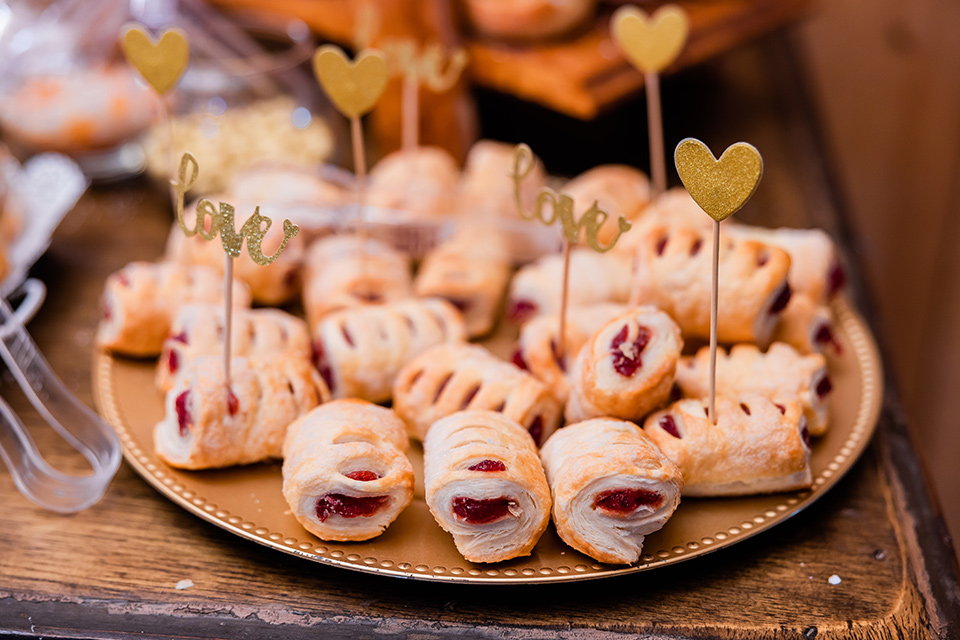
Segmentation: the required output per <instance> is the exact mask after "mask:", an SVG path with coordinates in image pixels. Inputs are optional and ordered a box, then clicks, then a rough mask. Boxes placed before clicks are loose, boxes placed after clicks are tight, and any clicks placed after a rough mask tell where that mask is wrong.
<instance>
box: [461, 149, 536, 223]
mask: <svg viewBox="0 0 960 640" xmlns="http://www.w3.org/2000/svg"><path fill="white" fill-rule="evenodd" d="M515 150H516V146H515V145H512V144H505V143H503V142H494V141H493V140H480V141H478V142H476V143H474V145H473V146H472V147H470V151H469V152H468V153H467V161H466V163H465V165H464V169H463V174H462V175H461V176H460V192H459V194H458V196H457V200H458V202H459V204H460V211H461V212H462V213H465V214H468V215H470V214H480V213H481V212H482V213H493V214H495V215H497V216H501V217H504V218H516V217H517V204H516V196H515V193H514V184H513V179H512V178H511V177H510V174H511V170H512V169H513V163H514V153H515ZM546 184H547V176H546V173H545V172H544V170H543V163H542V162H540V160H539V159H538V158H537V159H535V161H534V165H533V168H532V169H531V170H530V173H529V174H528V175H527V177H526V178H524V179H523V181H522V182H521V183H520V201H521V202H522V203H523V205H524V207H525V208H526V210H527V211H531V210H533V208H534V205H535V204H536V201H537V194H538V193H539V192H540V189H542V188H543V187H545V186H546Z"/></svg>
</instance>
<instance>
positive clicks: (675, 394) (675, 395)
mask: <svg viewBox="0 0 960 640" xmlns="http://www.w3.org/2000/svg"><path fill="white" fill-rule="evenodd" d="M682 397H683V391H682V390H681V389H680V385H678V384H674V385H673V386H672V387H670V402H676V401H677V400H679V399H681V398H682Z"/></svg>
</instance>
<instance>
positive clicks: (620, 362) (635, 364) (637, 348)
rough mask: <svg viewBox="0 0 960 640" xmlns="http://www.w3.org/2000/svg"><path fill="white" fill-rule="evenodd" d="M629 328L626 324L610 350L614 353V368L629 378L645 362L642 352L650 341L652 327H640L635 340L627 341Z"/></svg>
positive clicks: (614, 339) (615, 337)
mask: <svg viewBox="0 0 960 640" xmlns="http://www.w3.org/2000/svg"><path fill="white" fill-rule="evenodd" d="M627 332H628V328H627V326H626V325H624V327H623V329H621V330H620V333H618V334H617V335H616V336H614V338H613V341H612V342H611V343H610V351H611V352H612V353H613V368H614V370H615V371H616V372H617V373H619V374H620V375H622V376H623V377H625V378H629V377H630V376H632V375H633V374H635V373H636V372H637V369H639V368H640V367H641V366H642V365H643V363H642V361H641V359H640V354H641V353H643V350H644V349H645V348H646V347H647V343H649V342H650V335H651V334H650V329H647V328H646V327H639V328H638V330H637V337H636V338H634V340H633V342H627Z"/></svg>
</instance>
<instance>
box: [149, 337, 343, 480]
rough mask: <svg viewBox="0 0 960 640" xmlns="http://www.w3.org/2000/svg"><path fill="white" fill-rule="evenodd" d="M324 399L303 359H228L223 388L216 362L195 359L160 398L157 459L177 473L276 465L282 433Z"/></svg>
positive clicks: (277, 356)
mask: <svg viewBox="0 0 960 640" xmlns="http://www.w3.org/2000/svg"><path fill="white" fill-rule="evenodd" d="M326 399H328V393H327V390H326V388H324V386H323V381H322V380H320V379H319V377H318V376H317V375H316V371H314V369H313V367H311V366H310V363H309V361H306V360H303V359H302V358H289V357H285V354H282V353H280V354H275V355H274V356H273V357H271V358H268V359H264V360H252V359H248V358H234V359H232V360H231V362H230V388H229V389H228V388H227V385H226V384H225V381H224V371H223V358H222V357H217V356H208V357H202V358H197V359H196V360H194V361H193V362H191V363H189V364H188V365H187V366H186V367H185V368H184V369H183V371H182V372H181V373H180V375H179V376H177V379H176V383H175V384H174V386H173V388H172V389H171V390H170V391H168V392H167V395H166V401H165V412H164V416H163V420H161V421H160V422H158V423H157V425H156V427H155V429H154V433H153V441H154V446H155V448H156V452H157V456H159V457H160V459H161V460H163V461H164V462H166V463H167V464H169V465H170V466H172V467H178V468H181V469H215V468H220V467H229V466H233V465H238V464H251V463H254V462H260V461H263V460H269V459H271V458H279V457H280V455H281V453H282V446H283V438H284V435H285V434H286V432H287V426H289V425H290V423H291V422H293V421H294V420H296V419H297V418H298V417H300V416H301V415H303V414H304V413H306V412H307V411H309V410H310V409H313V408H314V407H315V406H317V404H319V403H320V402H322V401H324V400H326Z"/></svg>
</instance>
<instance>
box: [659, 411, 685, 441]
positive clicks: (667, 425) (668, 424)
mask: <svg viewBox="0 0 960 640" xmlns="http://www.w3.org/2000/svg"><path fill="white" fill-rule="evenodd" d="M659 424H660V428H661V429H663V430H664V431H666V432H667V433H669V434H670V435H672V436H673V437H674V438H681V437H682V436H681V435H680V430H679V429H677V422H676V420H674V419H673V416H663V417H662V418H660V423H659Z"/></svg>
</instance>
